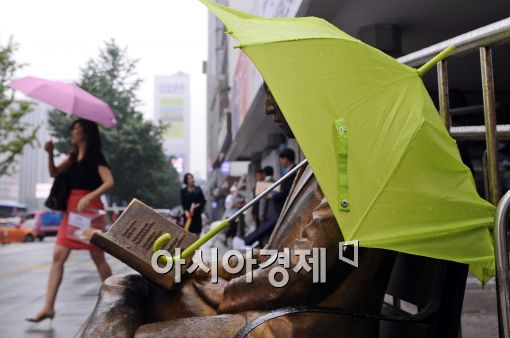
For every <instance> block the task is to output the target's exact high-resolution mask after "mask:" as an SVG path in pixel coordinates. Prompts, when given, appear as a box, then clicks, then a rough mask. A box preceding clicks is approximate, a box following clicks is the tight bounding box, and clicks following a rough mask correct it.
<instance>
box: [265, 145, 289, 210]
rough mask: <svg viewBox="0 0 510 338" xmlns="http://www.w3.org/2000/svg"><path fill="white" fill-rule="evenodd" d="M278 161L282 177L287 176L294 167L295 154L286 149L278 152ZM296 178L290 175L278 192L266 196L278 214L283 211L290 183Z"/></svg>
mask: <svg viewBox="0 0 510 338" xmlns="http://www.w3.org/2000/svg"><path fill="white" fill-rule="evenodd" d="M278 158H279V161H280V168H281V171H282V176H283V175H285V174H287V173H288V172H289V171H291V170H292V169H293V168H294V167H295V166H296V163H295V161H296V153H295V152H294V150H292V149H290V148H286V149H284V150H282V151H281V152H280V154H279V155H278ZM295 177H296V174H294V175H292V176H291V177H290V178H289V179H288V180H285V181H284V182H283V183H282V185H281V189H280V191H279V192H275V191H273V192H272V193H270V194H268V195H267V196H266V198H267V199H270V200H271V199H272V200H273V201H274V202H275V204H276V208H277V210H278V213H280V212H281V211H282V209H283V205H284V204H285V200H286V199H287V197H288V196H289V193H290V189H291V188H292V182H293V181H294V178H295Z"/></svg>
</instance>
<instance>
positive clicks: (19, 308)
mask: <svg viewBox="0 0 510 338" xmlns="http://www.w3.org/2000/svg"><path fill="white" fill-rule="evenodd" d="M53 241H54V238H46V239H45V241H44V242H35V243H19V244H8V245H4V246H0V337H45V338H52V337H65V338H68V337H73V336H74V335H75V334H76V332H78V330H79V328H80V326H81V324H82V323H83V322H84V321H85V319H86V318H87V317H88V315H89V314H90V313H91V311H92V309H93V308H94V306H95V304H96V300H97V295H98V290H99V287H100V285H101V280H100V279H99V275H98V273H97V270H96V268H95V265H94V263H93V262H92V260H91V259H90V256H89V253H88V251H83V250H75V251H73V252H71V255H70V257H69V259H68V261H67V262H66V265H65V270H64V279H63V281H62V284H61V287H60V290H59V294H58V296H57V302H56V315H55V319H54V320H53V323H52V325H51V327H50V322H49V320H45V321H43V322H41V323H37V324H34V323H29V322H26V321H25V320H24V318H25V317H26V316H30V315H32V314H34V313H36V312H37V311H38V310H39V309H40V307H41V306H42V305H43V302H44V296H45V293H46V284H47V279H48V272H49V268H50V264H51V258H52V252H53V246H54V242H53ZM107 260H108V262H109V263H110V265H111V267H112V270H113V273H114V274H125V273H129V272H130V271H132V270H131V269H130V268H128V267H127V266H125V265H124V264H122V263H121V262H120V261H118V260H116V259H115V258H113V257H111V256H108V258H107Z"/></svg>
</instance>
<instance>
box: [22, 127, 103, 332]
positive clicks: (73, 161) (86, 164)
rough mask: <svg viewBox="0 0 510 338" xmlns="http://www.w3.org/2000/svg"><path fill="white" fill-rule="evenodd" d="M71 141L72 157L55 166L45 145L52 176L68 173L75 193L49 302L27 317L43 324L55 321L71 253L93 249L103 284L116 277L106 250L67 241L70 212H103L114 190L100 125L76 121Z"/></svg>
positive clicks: (61, 233) (59, 247)
mask: <svg viewBox="0 0 510 338" xmlns="http://www.w3.org/2000/svg"><path fill="white" fill-rule="evenodd" d="M71 142H72V144H73V148H72V150H71V151H70V153H69V156H68V157H67V159H66V160H65V161H64V162H62V163H61V164H60V165H58V166H55V163H54V161H53V143H52V142H51V141H49V142H47V143H46V145H45V146H44V149H45V150H46V151H47V152H48V156H49V171H50V175H51V177H55V176H56V175H58V174H61V173H64V172H65V173H66V180H67V183H68V185H69V187H70V189H71V192H70V195H69V198H68V200H67V210H66V213H65V216H64V218H63V219H62V223H61V224H60V228H59V230H58V235H57V240H56V244H55V249H54V251H53V262H52V265H51V270H50V276H49V279H48V288H47V292H46V300H45V303H44V306H43V307H42V309H41V310H40V311H39V312H38V313H37V314H36V315H35V316H33V317H29V318H26V320H28V321H30V322H40V321H42V320H44V319H46V318H50V319H53V317H54V316H55V298H56V296H57V292H58V288H59V286H60V282H61V281H62V276H63V273H64V263H65V261H66V260H67V258H68V257H69V253H70V252H71V250H73V249H77V250H89V251H90V256H91V258H92V260H93V261H94V263H95V265H96V267H97V270H98V272H99V276H100V277H101V279H102V280H103V281H104V280H105V279H106V278H108V277H109V276H111V274H112V272H111V269H110V266H109V265H108V263H107V262H106V260H105V257H104V253H103V251H101V250H100V249H99V248H98V247H96V246H94V245H93V244H89V243H83V242H79V241H75V240H72V239H69V238H67V227H68V223H67V222H68V218H69V212H70V211H78V212H82V211H84V210H85V209H87V208H93V209H103V208H104V206H103V203H102V202H101V200H100V199H99V197H100V196H101V195H102V194H104V193H105V192H107V191H109V190H110V189H112V187H113V177H112V173H111V171H110V169H109V167H108V164H107V163H106V159H105V158H104V155H103V153H102V152H101V138H100V136H99V130H98V127H97V124H95V123H94V122H91V121H88V120H84V119H79V120H76V121H74V122H73V124H72V126H71Z"/></svg>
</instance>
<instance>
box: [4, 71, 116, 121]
mask: <svg viewBox="0 0 510 338" xmlns="http://www.w3.org/2000/svg"><path fill="white" fill-rule="evenodd" d="M9 87H11V88H14V89H17V90H19V91H21V92H22V93H23V94H25V95H27V96H29V97H31V98H34V99H36V100H39V101H41V102H44V103H47V104H50V105H52V106H54V107H56V108H58V109H60V110H62V111H64V112H66V113H68V114H71V115H76V116H79V117H82V118H84V119H87V120H90V121H94V122H97V123H99V124H102V125H104V126H107V127H113V126H115V125H117V120H116V118H115V115H114V113H113V111H112V109H111V108H110V106H109V105H108V104H107V103H106V102H104V101H101V100H100V99H98V98H97V97H95V96H93V95H92V94H89V93H87V92H86V91H84V90H83V89H81V88H80V87H78V86H75V85H73V84H68V83H62V82H58V81H50V80H45V79H40V78H37V77H33V76H27V77H24V78H21V79H18V80H15V81H12V82H11V83H10V84H9Z"/></svg>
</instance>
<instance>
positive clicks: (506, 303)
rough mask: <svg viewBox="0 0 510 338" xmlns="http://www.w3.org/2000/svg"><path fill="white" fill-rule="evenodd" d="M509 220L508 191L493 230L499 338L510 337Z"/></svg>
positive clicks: (499, 208) (509, 192)
mask: <svg viewBox="0 0 510 338" xmlns="http://www.w3.org/2000/svg"><path fill="white" fill-rule="evenodd" d="M509 219H510V190H509V191H507V193H506V194H505V195H504V196H503V197H502V198H501V201H500V202H499V204H498V209H497V211H496V222H495V225H494V226H495V228H494V237H495V241H494V242H495V251H496V276H497V278H496V286H497V297H498V318H499V336H500V337H504V338H508V337H510V318H509V316H510V313H509V312H508V311H509V310H510V295H509V291H508V290H509V288H510V273H509V268H510V267H509V264H508V243H507V229H508V223H509Z"/></svg>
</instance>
